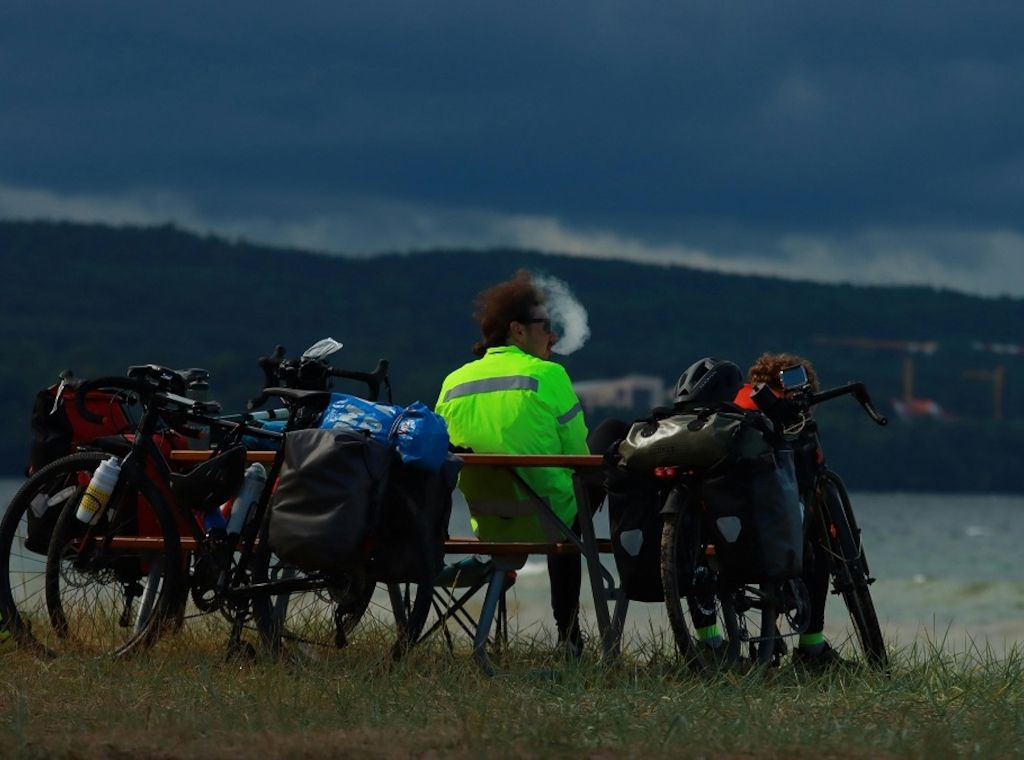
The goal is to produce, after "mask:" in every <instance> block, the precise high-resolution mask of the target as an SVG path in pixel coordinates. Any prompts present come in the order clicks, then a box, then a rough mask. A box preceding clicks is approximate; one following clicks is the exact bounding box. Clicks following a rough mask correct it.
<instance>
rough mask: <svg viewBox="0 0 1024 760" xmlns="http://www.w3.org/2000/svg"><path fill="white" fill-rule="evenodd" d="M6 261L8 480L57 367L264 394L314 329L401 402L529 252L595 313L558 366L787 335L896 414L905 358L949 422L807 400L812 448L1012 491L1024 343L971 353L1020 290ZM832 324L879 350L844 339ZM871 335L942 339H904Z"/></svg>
mask: <svg viewBox="0 0 1024 760" xmlns="http://www.w3.org/2000/svg"><path fill="white" fill-rule="evenodd" d="M0 263H2V266H3V270H2V271H3V277H2V278H0V340H2V344H0V345H2V346H3V352H4V361H3V364H2V367H0V382H2V387H3V394H2V396H0V405H2V413H3V414H4V417H5V419H7V420H8V425H7V426H6V427H5V428H4V429H3V432H2V434H0V471H4V472H7V473H10V474H15V473H18V472H20V470H21V468H22V467H23V466H24V464H25V459H26V453H27V447H28V436H29V431H28V417H29V411H30V407H31V402H32V398H33V394H34V393H35V391H36V390H37V389H39V388H41V387H43V386H45V385H47V384H48V383H50V382H52V381H53V379H54V378H55V377H56V375H57V373H58V372H59V371H60V370H62V369H64V368H71V369H73V370H74V372H75V373H76V374H77V375H79V376H84V377H87V376H95V375H98V374H110V373H112V372H120V371H123V369H124V368H125V367H127V366H128V365H129V364H135V363H143V362H156V363H161V364H165V365H169V366H179V367H185V366H202V367H206V368H208V369H209V370H210V371H211V372H212V374H213V388H212V395H213V396H215V397H217V398H218V399H219V400H221V401H222V402H223V403H224V405H225V408H226V410H230V409H232V408H234V409H238V408H240V407H241V405H242V403H243V401H244V399H246V398H248V397H249V396H251V395H253V394H254V392H255V391H256V390H258V385H259V382H260V379H261V378H260V373H259V371H258V369H257V368H256V364H255V361H256V358H257V357H258V356H260V355H263V354H267V353H269V352H270V351H271V350H272V349H273V347H274V345H275V344H278V343H280V344H283V345H284V346H286V347H287V349H288V350H289V353H290V354H291V355H295V354H298V353H301V351H302V350H303V349H304V348H305V347H307V346H308V345H310V344H311V343H313V342H314V341H315V340H317V339H319V338H322V337H324V336H328V335H330V336H332V337H334V338H337V339H338V340H340V341H342V342H344V344H345V348H344V349H343V351H342V352H341V353H339V354H338V355H336V357H335V358H336V359H337V361H338V362H339V363H343V364H344V365H346V366H349V367H351V368H370V367H372V366H373V365H374V364H375V362H376V360H377V359H378V358H379V357H387V358H389V359H390V360H391V362H392V378H393V382H394V385H395V390H396V400H397V401H400V402H409V401H412V400H413V399H417V398H418V399H422V400H424V401H426V402H427V403H431V404H432V403H433V401H434V399H435V398H436V394H437V389H438V387H439V385H440V382H441V379H442V378H443V377H444V375H445V374H446V373H447V372H448V371H449V370H450V369H452V368H453V367H455V366H457V365H458V364H460V363H462V362H464V361H467V360H468V359H470V358H471V356H470V354H469V346H470V345H471V343H472V342H473V340H474V339H475V337H476V330H475V324H474V323H473V322H472V320H471V319H470V312H471V303H472V299H473V296H474V294H475V293H477V292H478V291H479V290H480V289H482V288H483V287H486V286H487V285H490V284H492V283H494V282H496V281H498V280H501V279H504V278H507V277H509V276H510V275H511V274H512V273H513V272H514V271H515V270H516V269H517V268H519V267H527V268H529V269H531V270H535V271H540V272H543V273H546V274H549V275H552V276H555V277H558V278H560V279H562V280H564V281H565V282H567V283H568V284H569V285H570V286H571V288H572V289H573V291H574V292H575V294H576V295H577V296H578V298H579V300H580V301H581V302H582V303H583V304H584V305H585V306H586V308H587V310H588V312H589V317H590V328H591V331H592V337H591V339H590V340H589V342H588V343H587V344H586V346H585V347H584V348H583V349H581V350H579V351H577V352H576V353H575V354H573V355H572V356H570V357H568V358H567V359H566V360H565V364H566V366H567V368H568V370H569V373H570V375H571V376H572V377H573V379H574V380H586V379H598V378H613V377H619V376H622V375H626V374H630V373H641V374H650V375H658V376H660V377H662V378H664V379H665V381H666V382H668V383H671V382H674V380H675V378H676V377H677V376H678V375H679V373H680V372H681V371H682V369H684V368H685V367H686V366H687V365H688V364H690V363H691V362H692V361H694V360H696V359H698V358H700V357H702V356H705V355H715V356H719V357H723V358H730V359H732V360H734V361H736V362H737V363H738V364H740V365H741V366H743V367H746V366H747V365H748V364H749V363H750V362H751V361H752V360H753V359H754V358H755V357H756V356H757V355H758V354H759V353H760V352H761V351H763V350H789V351H794V352H797V353H802V354H804V355H806V356H809V357H811V358H813V359H814V361H815V364H816V366H817V367H818V370H819V373H820V374H821V376H822V378H823V380H824V382H825V383H826V384H828V383H833V384H834V383H840V382H845V381H848V380H854V379H857V380H864V381H865V382H867V383H868V386H869V388H870V389H871V391H872V393H873V395H874V397H875V399H876V401H877V402H878V405H879V407H880V408H882V409H883V411H885V412H886V413H888V414H890V416H893V415H892V406H891V404H890V400H891V399H894V398H897V397H899V396H900V394H901V393H902V377H903V368H904V359H905V357H907V356H908V355H909V356H911V358H912V359H913V369H914V377H913V380H914V391H915V395H917V396H919V397H925V398H928V399H931V400H934V401H935V402H936V403H937V404H938V405H939V406H940V407H941V408H942V410H944V413H945V415H946V417H947V419H943V420H938V419H917V420H914V421H912V422H903V421H900V420H894V421H893V423H892V424H891V425H890V426H889V427H888V428H884V429H882V428H876V427H875V426H874V425H873V424H872V423H871V422H870V421H869V420H868V419H867V418H866V417H864V416H863V415H861V413H860V411H859V408H858V407H857V406H856V404H855V403H854V402H852V401H849V400H846V401H839V402H835V403H834V404H832V406H831V408H830V409H828V410H824V409H823V410H822V412H821V413H820V415H819V416H820V417H821V418H822V421H823V423H824V428H825V430H826V435H827V438H826V442H827V444H828V451H829V453H830V455H831V458H832V460H833V462H834V463H835V464H836V465H837V467H838V468H839V469H841V470H842V471H843V472H844V473H845V474H846V475H847V479H848V480H849V481H850V482H851V484H852V485H853V486H854V487H859V488H876V489H916V490H935V491H943V490H994V491H1020V490H1022V489H1024V478H1021V477H1020V474H1019V470H1020V466H1019V452H1021V451H1022V450H1024V446H1022V444H1024V389H1022V379H1024V358H1021V357H1020V356H1017V355H1006V354H994V353H988V352H984V351H979V350H977V349H976V348H975V347H973V346H974V344H975V343H977V342H979V341H980V342H983V343H989V344H1005V343H1017V342H1024V341H1021V338H1022V337H1024V336H1022V329H1021V328H1022V327H1024V300H1021V299H1006V298H1004V299H985V298H978V297H971V296H966V295H961V294H957V293H952V292H943V291H935V290H931V289H926V288H906V287H901V288H880V287H870V288H869V287H853V286H832V285H819V284H810V283H798V282H790V281H784V280H778V279H768V278H761V277H741V276H733V275H723V274H715V273H710V272H701V271H695V270H691V269H684V268H677V267H658V266H651V265H641V264H632V263H624V262H618V261H603V260H591V259H583V258H577V257H566V256H556V255H544V254H541V253H537V252H527V251H519V250H490V251H476V252H470V251H434V252H431V253H419V254H411V255H402V254H393V255H382V256H377V257H373V258H358V259H357V258H345V257H340V256H328V255H317V254H312V253H307V252H302V251H296V250H282V249H275V248H268V247H263V246H255V245H250V244H246V243H232V242H228V241H225V240H223V239H218V238H213V237H200V236H196V235H192V234H189V233H186V232H183V231H181V230H179V229H176V228H174V227H170V226H165V227H155V228H131V227H127V228H113V227H105V226H95V225H78V224H63V223H21V222H6V223H5V222H0ZM837 338H870V339H872V340H874V341H879V343H878V344H877V345H876V347H874V348H868V347H864V348H858V347H852V346H850V345H844V344H843V343H842V342H840V341H837V340H836V339H837ZM881 341H918V342H928V341H937V342H938V344H939V346H938V350H936V351H935V352H934V353H932V354H907V353H906V352H904V351H901V350H895V349H886V348H885V347H884V343H881ZM997 365H1002V366H1003V367H1004V372H1005V375H1004V377H1005V383H1004V388H1003V394H1002V399H1001V411H1002V420H1000V421H998V422H996V421H993V419H992V417H993V383H992V382H991V381H989V380H986V379H985V378H986V376H985V375H984V372H985V371H991V370H992V369H994V368H995V367H996V366H997ZM978 371H982V374H978ZM971 372H974V373H975V374H973V375H972V374H968V373H971ZM624 413H627V414H628V413H630V412H624Z"/></svg>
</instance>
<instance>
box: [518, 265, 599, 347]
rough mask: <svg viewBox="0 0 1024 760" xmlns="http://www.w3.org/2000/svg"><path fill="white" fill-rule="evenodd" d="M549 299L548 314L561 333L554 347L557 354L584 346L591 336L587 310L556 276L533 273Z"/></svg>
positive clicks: (535, 282)
mask: <svg viewBox="0 0 1024 760" xmlns="http://www.w3.org/2000/svg"><path fill="white" fill-rule="evenodd" d="M531 279H532V280H533V282H534V284H536V285H537V286H538V287H539V288H540V289H541V290H543V291H544V294H545V296H546V297H547V300H546V302H545V304H546V306H547V309H548V316H550V317H551V322H552V324H553V325H554V329H555V331H556V332H557V333H558V334H559V338H558V342H557V343H555V345H554V346H553V347H552V349H551V350H552V351H554V352H555V353H556V354H562V355H568V354H571V353H573V352H574V351H577V350H579V349H581V348H583V344H584V343H586V342H587V339H588V338H589V337H590V325H589V324H588V323H587V310H586V309H584V308H583V304H581V303H580V302H579V301H578V300H577V299H576V296H574V295H573V294H572V291H571V290H569V286H568V285H566V284H565V283H564V282H562V281H561V280H559V279H557V278H555V277H549V276H547V275H539V274H533V275H532V278H531Z"/></svg>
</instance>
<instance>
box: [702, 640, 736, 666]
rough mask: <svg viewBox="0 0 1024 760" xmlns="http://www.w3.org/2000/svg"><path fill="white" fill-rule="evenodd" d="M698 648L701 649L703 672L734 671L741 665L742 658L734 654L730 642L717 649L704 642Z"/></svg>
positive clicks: (724, 642)
mask: <svg viewBox="0 0 1024 760" xmlns="http://www.w3.org/2000/svg"><path fill="white" fill-rule="evenodd" d="M697 646H698V647H700V663H701V669H702V670H705V671H707V672H711V673H718V672H724V671H727V670H732V669H733V668H735V667H737V666H738V665H739V664H740V659H741V658H740V657H739V655H738V654H737V653H735V652H733V650H732V647H730V646H729V642H728V641H723V642H722V643H721V644H719V645H718V646H716V647H714V646H711V645H710V644H706V643H704V642H701V643H699V644H698V645H697Z"/></svg>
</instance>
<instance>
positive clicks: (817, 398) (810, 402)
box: [794, 383, 889, 425]
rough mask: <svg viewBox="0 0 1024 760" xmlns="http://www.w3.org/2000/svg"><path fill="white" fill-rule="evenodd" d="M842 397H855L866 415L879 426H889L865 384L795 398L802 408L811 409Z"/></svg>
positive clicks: (808, 392) (841, 386)
mask: <svg viewBox="0 0 1024 760" xmlns="http://www.w3.org/2000/svg"><path fill="white" fill-rule="evenodd" d="M840 396H853V397H854V398H855V399H856V400H857V403H859V404H860V405H861V408H862V409H863V410H864V412H865V414H867V415H868V416H869V417H870V418H871V419H872V420H874V421H875V422H876V423H877V424H879V425H888V424H889V420H888V418H887V417H885V416H883V415H881V414H879V413H878V410H877V409H875V405H874V404H873V403H872V402H871V396H870V395H868V389H867V386H865V385H864V383H847V384H846V385H840V386H837V387H835V388H829V389H828V390H825V391H820V392H819V393H814V392H813V391H810V390H808V391H807V392H806V393H805V394H798V395H797V396H795V397H794V400H795V401H797V402H798V403H800V404H801V405H802V406H807V407H811V406H816V405H818V404H822V403H824V402H826V401H831V400H832V399H834V398H839V397H840Z"/></svg>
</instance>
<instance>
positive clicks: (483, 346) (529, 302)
mask: <svg viewBox="0 0 1024 760" xmlns="http://www.w3.org/2000/svg"><path fill="white" fill-rule="evenodd" d="M543 303H544V292H543V291H542V290H541V289H540V288H538V287H537V286H536V285H534V284H533V278H532V277H531V276H530V273H529V272H528V271H527V270H525V269H520V270H519V271H518V272H516V276H515V277H513V278H512V279H511V280H507V281H505V282H499V283H498V284H497V285H494V286H492V287H490V288H487V290H484V291H481V292H480V293H478V294H477V297H476V300H475V301H474V306H475V308H476V310H475V311H474V312H473V319H475V320H476V321H477V322H479V323H480V335H481V339H480V340H478V341H477V342H476V343H474V344H473V353H474V354H476V355H477V356H483V355H484V354H485V353H487V349H489V348H494V347H496V346H504V345H505V344H506V343H508V331H509V325H510V324H512V322H517V321H523V320H526V319H529V318H530V311H531V310H532V309H533V308H534V307H535V306H540V305H541V304H543Z"/></svg>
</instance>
